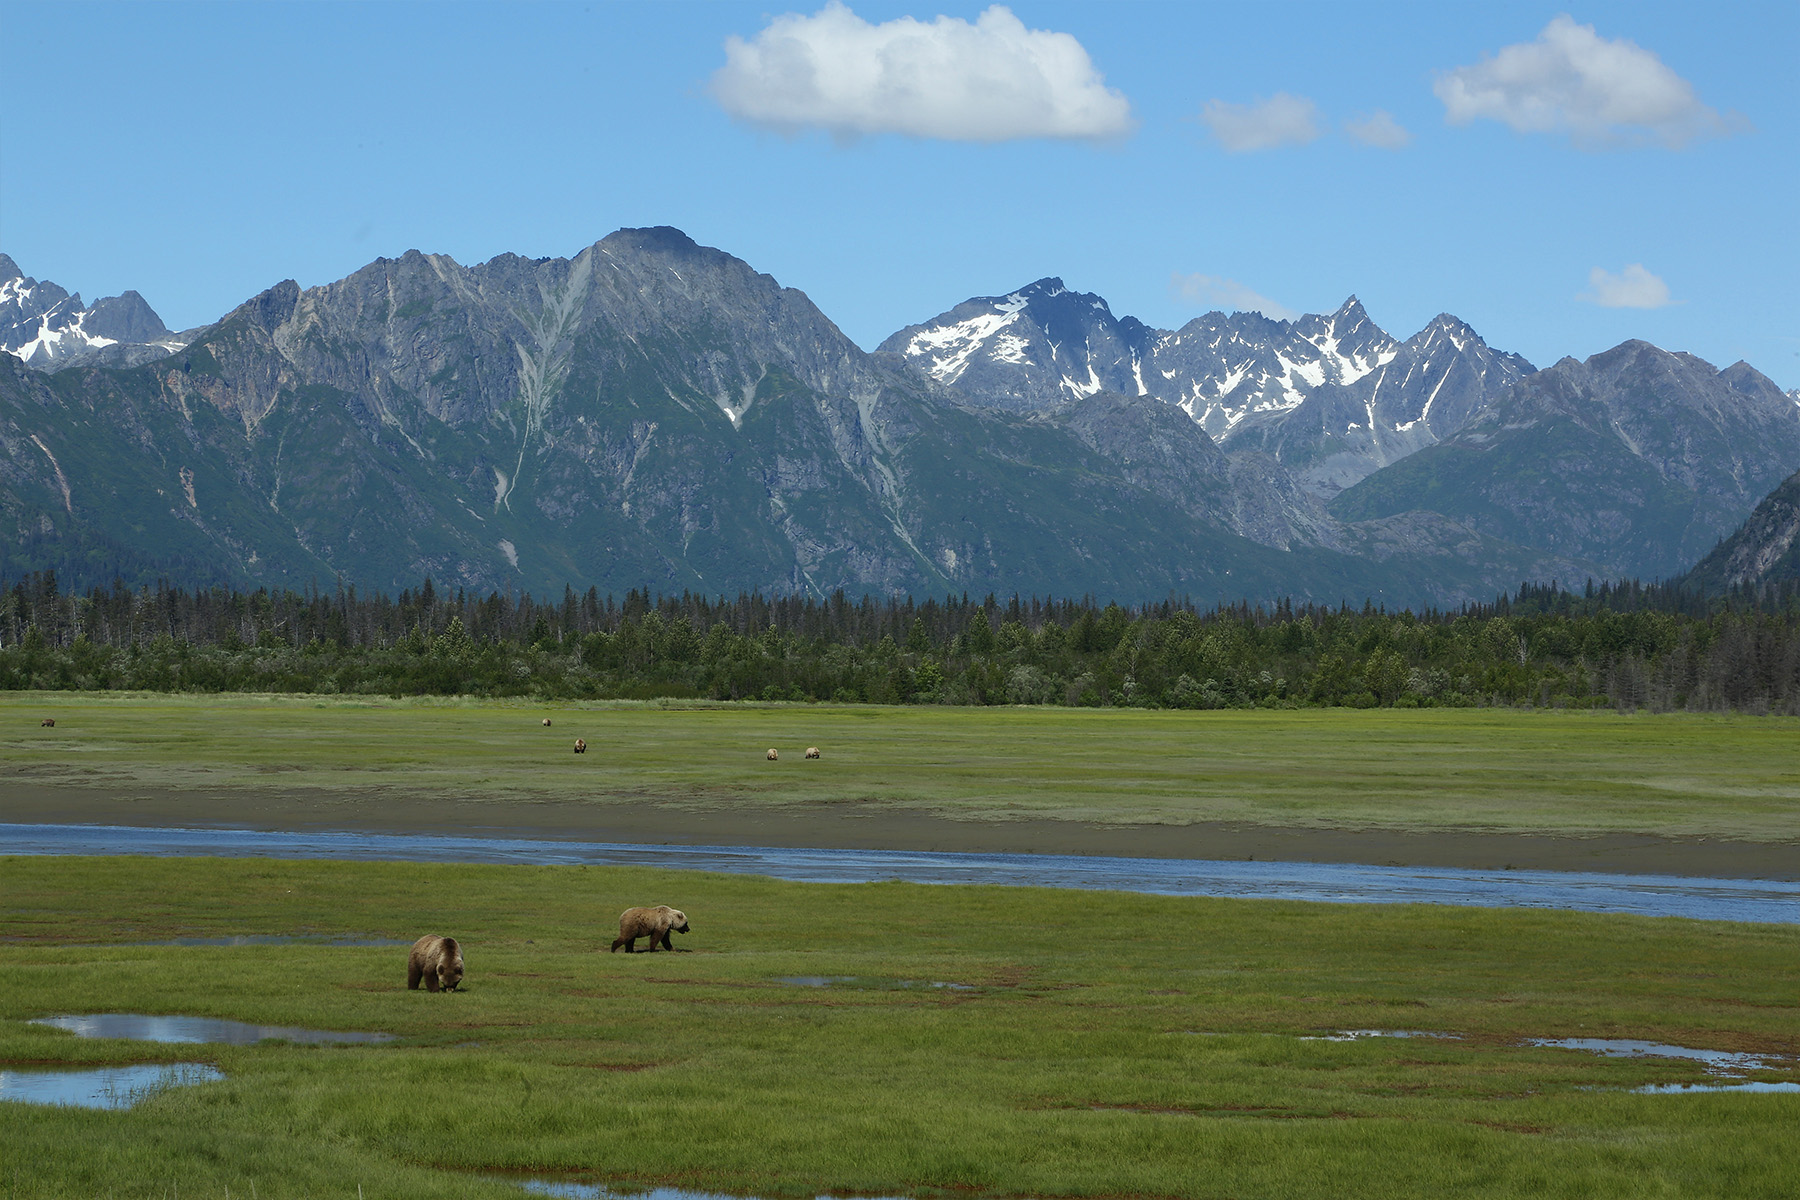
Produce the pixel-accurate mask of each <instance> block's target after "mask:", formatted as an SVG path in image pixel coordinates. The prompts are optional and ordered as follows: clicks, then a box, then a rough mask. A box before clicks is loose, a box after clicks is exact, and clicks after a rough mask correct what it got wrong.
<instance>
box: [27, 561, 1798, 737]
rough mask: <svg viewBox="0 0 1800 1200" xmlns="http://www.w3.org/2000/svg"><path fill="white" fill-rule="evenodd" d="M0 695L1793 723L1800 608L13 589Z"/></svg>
mask: <svg viewBox="0 0 1800 1200" xmlns="http://www.w3.org/2000/svg"><path fill="white" fill-rule="evenodd" d="M0 688H4V689H25V688H38V689H79V690H107V689H127V690H147V691H162V692H176V691H183V692H213V691H245V692H313V693H353V694H354V693H361V694H374V695H391V696H405V695H457V694H470V695H479V696H534V697H540V698H544V699H584V698H609V697H615V698H640V699H647V698H652V697H662V696H669V697H708V698H713V699H719V700H747V699H761V700H838V701H861V702H867V703H876V704H923V703H948V704H1066V705H1136V706H1149V707H1178V708H1224V707H1242V706H1251V705H1257V706H1266V707H1282V706H1299V705H1349V706H1356V707H1373V706H1378V705H1393V706H1401V707H1409V706H1414V705H1422V706H1432V705H1500V704H1506V705H1538V706H1556V707H1597V706H1606V707H1617V708H1624V709H1634V708H1650V709H1656V710H1663V709H1695V710H1707V711H1718V710H1736V711H1747V712H1756V713H1767V712H1779V713H1800V587H1796V586H1795V585H1794V584H1791V583H1790V584H1786V585H1782V586H1779V587H1772V588H1763V589H1760V590H1756V591H1740V592H1737V593H1733V594H1731V595H1728V596H1724V597H1715V598H1708V597H1705V596H1701V595H1698V594H1695V593H1690V592H1685V591H1682V590H1680V589H1677V588H1673V587H1669V586H1665V585H1651V586H1645V585H1641V584H1637V583H1623V584H1617V585H1605V586H1601V587H1595V586H1593V585H1591V584H1590V585H1589V586H1588V587H1587V588H1586V589H1585V591H1583V592H1579V593H1577V592H1570V591H1566V590H1563V589H1560V588H1557V587H1554V586H1550V587H1540V586H1526V587H1523V588H1521V589H1520V591H1519V592H1518V594H1517V595H1515V596H1510V597H1500V598H1499V599H1497V600H1496V601H1495V603H1493V604H1491V605H1481V606H1471V607H1467V608H1464V609H1462V610H1459V611H1456V612H1425V613H1421V614H1415V613H1412V612H1398V613H1393V612H1387V611H1385V610H1380V609H1376V608H1373V607H1367V606H1365V607H1364V608H1362V609H1360V610H1358V609H1350V608H1347V607H1340V608H1328V607H1320V606H1313V605H1307V606H1303V607H1296V606H1293V605H1290V604H1287V603H1282V604H1277V605H1275V606H1273V607H1260V606H1251V605H1248V604H1240V605H1232V606H1225V607H1220V608H1216V609H1212V610H1210V611H1205V612H1202V611H1199V610H1197V609H1196V608H1195V607H1194V606H1193V605H1192V604H1190V603H1186V602H1183V601H1178V600H1173V599H1171V600H1167V601H1163V602H1160V603H1154V604H1146V605H1142V606H1137V607H1130V608H1127V607H1121V606H1119V605H1117V604H1107V605H1104V606H1102V605H1100V604H1098V603H1096V602H1095V601H1093V600H1092V599H1085V600H1080V601H1071V600H1040V599H1036V598H1032V599H1023V598H1020V597H1016V596H1015V597H1013V598H1011V599H1010V600H999V599H996V598H995V597H992V596H989V597H987V598H986V599H984V600H972V599H970V598H969V597H967V596H963V597H960V598H957V597H948V598H945V599H944V600H941V601H939V600H925V601H914V600H911V599H902V598H896V599H891V600H885V601H880V600H875V599H873V598H870V597H864V598H863V599H861V600H860V601H852V600H851V599H849V598H848V597H846V596H845V595H843V594H842V593H839V594H837V595H834V596H832V597H830V598H829V599H826V600H818V599H815V598H810V597H801V596H791V597H780V598H770V597H763V596H759V595H740V596H739V597H737V598H736V599H735V600H726V599H707V598H705V597H700V596H694V595H690V594H685V593H684V594H683V595H681V596H679V597H671V596H665V597H658V598H654V599H653V598H652V597H651V596H650V595H649V594H648V593H647V592H639V591H633V592H628V593H627V594H626V596H625V598H624V600H623V602H617V601H615V600H614V598H612V597H610V596H608V597H602V596H600V595H598V594H597V593H596V592H594V591H593V590H589V591H588V592H587V593H586V594H585V595H578V594H577V593H575V592H574V591H572V590H565V592H564V594H563V596H562V598H561V600H560V602H550V603H546V602H544V601H541V600H538V599H535V598H533V597H531V596H528V595H518V596H514V595H507V594H499V593H495V594H490V595H487V596H475V595H470V594H466V593H464V592H462V591H458V592H456V593H454V594H451V593H448V592H444V591H440V590H438V589H437V588H435V587H434V586H433V585H432V583H431V582H430V581H426V583H425V585H424V586H423V587H421V588H419V589H417V590H416V591H415V590H407V591H403V592H401V593H400V595H399V596H398V597H393V598H390V597H388V596H386V595H380V594H376V595H368V594H359V593H358V592H357V591H356V590H355V589H354V588H341V589H338V590H337V591H334V592H332V593H329V594H328V593H323V592H319V591H317V590H309V591H307V592H304V593H300V592H292V591H285V592H270V591H267V590H261V591H256V592H234V591H229V590H226V589H223V588H215V589H210V590H207V589H201V590H193V591H189V590H184V589H181V588H177V587H173V586H168V585H160V586H158V587H155V588H141V589H137V590H133V589H130V588H127V587H125V586H123V585H121V584H115V586H114V587H113V588H111V589H110V590H107V589H95V590H93V591H91V592H89V593H88V594H86V595H77V594H73V593H65V592H62V591H60V590H59V588H58V586H57V582H56V578H55V575H54V573H50V572H45V573H39V574H33V575H30V576H28V577H27V578H25V579H22V580H20V581H18V582H16V583H13V584H11V585H0Z"/></svg>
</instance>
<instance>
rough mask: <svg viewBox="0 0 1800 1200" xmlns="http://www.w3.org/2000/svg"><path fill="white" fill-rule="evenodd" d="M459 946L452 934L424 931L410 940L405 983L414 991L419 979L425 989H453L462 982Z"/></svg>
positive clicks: (447, 990)
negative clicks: (410, 949) (423, 934)
mask: <svg viewBox="0 0 1800 1200" xmlns="http://www.w3.org/2000/svg"><path fill="white" fill-rule="evenodd" d="M462 977H463V956H462V947H461V946H458V945H457V944H456V939H455V938H453V937H438V936H437V935H435V934H430V933H428V934H426V935H425V936H424V937H422V938H420V939H419V940H418V941H416V942H414V943H413V947H412V953H411V954H408V955H407V956H406V986H407V987H409V988H411V989H413V990H414V991H417V990H418V989H419V980H421V979H423V980H424V981H425V990H426V991H428V992H436V991H445V992H454V991H455V990H456V989H457V987H458V986H460V985H461V984H462Z"/></svg>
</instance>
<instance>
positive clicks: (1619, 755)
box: [0, 693, 1800, 879]
mask: <svg viewBox="0 0 1800 1200" xmlns="http://www.w3.org/2000/svg"><path fill="white" fill-rule="evenodd" d="M45 717H51V718H54V719H55V720H56V725H55V726H54V727H53V728H44V727H42V726H41V719H42V718H45ZM545 719H549V720H550V721H551V722H552V723H551V724H550V725H548V726H546V725H544V724H543V722H544V720H545ZM577 737H579V738H582V739H583V740H584V741H585V742H586V743H587V744H588V746H589V749H588V751H587V753H585V754H580V755H577V754H574V753H573V752H572V746H573V742H574V739H575V738H577ZM1796 744H1800V720H1797V719H1795V718H1788V717H1721V716H1706V715H1692V714H1648V713H1639V714H1632V715H1625V714H1619V713H1611V712H1581V713H1574V712H1558V711H1516V710H1509V709H1433V710H1413V711H1407V710H1395V709H1378V710H1346V709H1322V710H1302V711H1261V710H1257V711H1238V710H1222V711H1216V712H1189V711H1146V710H1133V709H1112V710H1107V709H1063V708H1003V709H992V708H986V709H966V708H965V709H956V708H943V707H934V706H924V707H904V708H902V707H892V708H886V707H875V706H857V705H807V704H776V705H720V704H697V703H670V704H659V703H609V704H591V705H561V704H552V705H546V704H535V703H529V702H495V701H478V700H452V701H443V700H382V699H379V698H375V699H368V698H354V699H352V698H344V697H309V696H173V697H171V696H112V695H106V696H98V695H91V694H79V693H26V694H8V695H5V696H0V756H3V757H4V759H5V762H6V765H7V771H6V777H5V779H3V780H0V821H13V822H21V823H30V822H79V823H93V824H129V825H155V826H208V825H211V826H221V825H223V826H235V827H244V828H260V829H361V830H371V831H388V832H415V833H426V832H441V833H458V832H469V833H479V834H482V835H494V834H505V833H508V832H512V833H516V834H517V835H519V836H532V837H553V838H554V837H566V838H571V839H580V840H587V841H601V842H606V841H614V842H631V841H649V842H672V843H682V844H689V845H706V844H712V845H729V844H746V845H767V846H797V847H809V846H810V847H830V848H845V847H863V848H870V849H898V850H968V851H982V852H1019V853H1063V854H1067V853H1084V854H1111V855H1121V856H1137V857H1170V858H1218V859H1228V858H1247V857H1254V858H1259V859H1270V858H1274V859H1283V860H1294V861H1326V862H1367V863H1378V864H1381V863H1390V862H1392V863H1404V864H1411V865H1437V866H1451V867H1468V868H1477V869H1489V868H1496V869H1498V868H1503V867H1506V866H1514V867H1517V868H1519V869H1548V870H1602V871H1609V870H1610V871H1630V872H1642V873H1650V874H1687V875H1709V876H1718V877H1726V878H1770V879H1795V878H1800V755H1796V754H1795V753H1794V746H1795V745H1796ZM808 746H818V747H820V748H821V750H822V751H823V757H822V758H820V759H818V760H812V761H809V760H806V759H804V758H803V757H802V753H803V751H804V749H805V748H806V747H808ZM769 748H776V749H778V750H780V751H781V757H780V758H779V760H778V761H775V762H769V761H767V760H766V759H765V758H764V752H765V751H766V750H767V749H769Z"/></svg>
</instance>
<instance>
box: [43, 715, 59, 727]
mask: <svg viewBox="0 0 1800 1200" xmlns="http://www.w3.org/2000/svg"><path fill="white" fill-rule="evenodd" d="M42 728H44V729H55V728H56V718H55V717H45V718H44V723H43V725H42Z"/></svg>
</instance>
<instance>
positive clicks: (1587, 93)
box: [1432, 15, 1745, 150]
mask: <svg viewBox="0 0 1800 1200" xmlns="http://www.w3.org/2000/svg"><path fill="white" fill-rule="evenodd" d="M1432 91H1434V92H1435V93H1437V98H1438V99H1439V100H1442V101H1443V102H1444V118H1445V120H1447V121H1449V122H1450V123H1451V124H1452V125H1467V124H1469V123H1470V122H1471V121H1477V120H1484V119H1485V120H1492V121H1502V122H1505V123H1506V124H1507V125H1509V126H1511V127H1512V128H1513V129H1515V130H1517V131H1518V132H1520V133H1567V134H1568V135H1569V137H1570V139H1571V140H1572V141H1573V142H1574V144H1575V145H1577V146H1580V147H1582V148H1583V149H1598V148H1603V147H1607V146H1624V145H1642V144H1646V143H1651V144H1656V145H1661V146H1666V147H1668V148H1669V149H1672V150H1678V149H1680V148H1682V147H1683V146H1686V145H1688V144H1689V143H1691V142H1694V141H1696V140H1698V139H1701V138H1707V137H1720V136H1724V135H1726V134H1728V133H1731V132H1733V131H1735V130H1736V129H1739V128H1743V127H1744V125H1745V122H1744V120H1743V118H1742V117H1739V116H1736V115H1735V114H1732V115H1730V116H1720V115H1719V113H1718V112H1717V111H1716V110H1714V109H1711V108H1709V107H1707V106H1706V105H1704V104H1702V103H1700V98H1699V97H1698V96H1696V95H1695V94H1694V87H1693V85H1692V84H1690V83H1689V82H1688V81H1687V80H1685V79H1683V78H1682V77H1681V76H1679V75H1677V74H1676V73H1675V72H1673V71H1671V70H1670V69H1669V68H1668V67H1667V66H1665V65H1664V64H1663V61H1662V59H1660V58H1658V57H1657V56H1656V55H1655V54H1653V53H1651V52H1650V51H1648V50H1646V49H1644V48H1643V47H1642V46H1639V45H1638V44H1637V43H1636V42H1632V41H1627V40H1625V39H1622V38H1621V39H1618V40H1609V39H1607V38H1603V37H1600V36H1599V35H1598V34H1596V33H1595V32H1594V27H1593V26H1592V25H1577V24H1576V23H1575V22H1574V20H1572V19H1571V18H1570V17H1568V16H1566V15H1565V16H1560V17H1557V18H1555V19H1554V20H1552V21H1551V22H1550V23H1549V24H1548V25H1546V26H1544V29H1543V32H1542V33H1539V34H1538V36H1537V40H1536V41H1534V42H1520V43H1517V44H1515V45H1511V46H1506V47H1504V48H1502V49H1501V51H1500V52H1499V53H1498V54H1495V55H1492V56H1490V57H1485V58H1483V59H1482V60H1481V61H1480V62H1478V63H1476V64H1474V65H1473V66H1467V67H1457V68H1455V69H1454V70H1450V71H1444V72H1440V73H1439V75H1438V77H1437V80H1436V82H1434V83H1433V84H1432Z"/></svg>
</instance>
